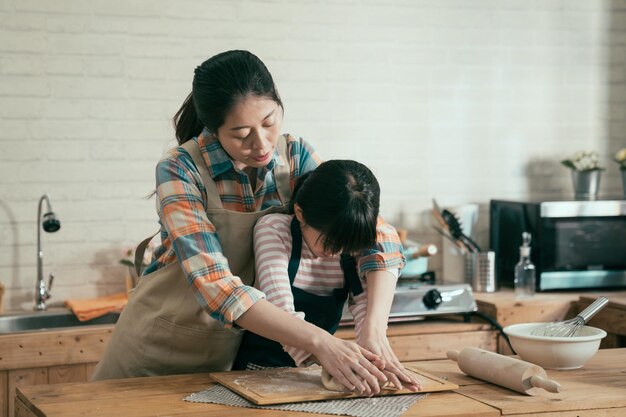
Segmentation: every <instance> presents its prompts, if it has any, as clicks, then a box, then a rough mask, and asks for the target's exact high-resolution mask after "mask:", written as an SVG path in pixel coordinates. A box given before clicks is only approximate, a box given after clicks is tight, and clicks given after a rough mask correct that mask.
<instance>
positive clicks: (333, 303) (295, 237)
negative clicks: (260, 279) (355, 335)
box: [233, 216, 363, 370]
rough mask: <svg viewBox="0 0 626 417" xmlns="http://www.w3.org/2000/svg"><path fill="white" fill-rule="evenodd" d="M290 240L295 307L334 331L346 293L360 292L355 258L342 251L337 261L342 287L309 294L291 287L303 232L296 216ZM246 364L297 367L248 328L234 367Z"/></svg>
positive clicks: (273, 344) (280, 349)
mask: <svg viewBox="0 0 626 417" xmlns="http://www.w3.org/2000/svg"><path fill="white" fill-rule="evenodd" d="M291 239H292V247H291V256H290V258H289V266H288V274H289V284H290V286H291V292H292V294H293V301H294V307H295V310H296V311H302V312H304V319H305V320H306V321H308V322H309V323H311V324H314V325H316V326H317V327H320V328H322V329H324V330H326V331H327V332H328V333H330V334H334V333H335V331H336V330H337V327H338V326H339V320H340V319H341V315H342V313H343V306H344V304H345V302H346V299H347V298H348V292H352V295H353V296H356V295H359V294H361V293H362V292H363V287H362V286H361V281H360V280H359V275H358V273H357V269H356V261H355V259H354V257H352V256H350V255H348V254H341V261H340V263H341V269H342V270H343V276H344V286H343V288H335V289H334V290H333V293H332V294H331V295H327V296H324V295H317V294H312V293H310V292H307V291H304V290H302V289H300V288H297V287H294V286H293V282H294V280H295V278H296V274H297V272H298V268H299V267H300V258H301V256H302V232H301V230H300V222H298V219H296V217H295V216H294V217H293V220H292V221H291ZM248 364H253V365H257V366H262V367H284V366H291V367H294V366H296V364H295V363H294V361H293V359H292V358H291V356H289V354H288V353H287V352H285V351H284V350H283V347H282V345H281V344H280V343H278V342H275V341H273V340H270V339H266V338H264V337H262V336H259V335H257V334H255V333H252V332H250V331H247V332H246V334H245V335H244V337H243V341H242V343H241V346H240V348H239V353H238V354H237V358H236V359H235V364H234V365H233V369H234V370H243V369H246V367H247V366H248Z"/></svg>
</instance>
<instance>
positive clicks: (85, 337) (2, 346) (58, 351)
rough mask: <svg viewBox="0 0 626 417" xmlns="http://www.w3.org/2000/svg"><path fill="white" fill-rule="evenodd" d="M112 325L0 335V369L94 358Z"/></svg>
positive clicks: (96, 356)
mask: <svg viewBox="0 0 626 417" xmlns="http://www.w3.org/2000/svg"><path fill="white" fill-rule="evenodd" d="M113 328H114V326H113V325H110V326H109V325H98V326H89V328H87V327H85V328H75V329H68V330H55V331H42V332H33V333H14V334H5V335H0V370H7V369H21V368H24V364H27V366H28V367H31V368H34V367H44V366H56V365H69V364H77V363H90V362H97V361H99V360H100V358H101V357H102V354H103V353H104V348H105V346H106V343H107V342H108V341H109V339H110V337H111V333H112V332H113Z"/></svg>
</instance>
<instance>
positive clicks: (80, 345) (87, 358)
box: [0, 325, 114, 417]
mask: <svg viewBox="0 0 626 417" xmlns="http://www.w3.org/2000/svg"><path fill="white" fill-rule="evenodd" d="M113 327H114V326H113V325H100V326H90V327H82V328H77V329H70V330H51V331H40V332H33V333H15V334H7V335H0V417H9V416H11V417H12V416H14V413H15V412H14V401H13V399H14V397H15V388H16V387H22V386H27V385H39V384H57V383H61V382H84V381H87V380H88V379H89V377H90V376H91V373H92V372H93V368H94V366H95V364H96V363H97V362H98V360H100V357H101V356H102V353H103V352H104V348H105V346H106V343H107V342H108V341H109V338H110V337H111V332H112V331H113Z"/></svg>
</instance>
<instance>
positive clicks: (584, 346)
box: [504, 323, 606, 370]
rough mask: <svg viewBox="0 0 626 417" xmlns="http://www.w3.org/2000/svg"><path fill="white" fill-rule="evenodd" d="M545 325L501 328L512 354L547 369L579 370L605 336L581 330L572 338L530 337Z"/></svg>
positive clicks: (602, 331)
mask: <svg viewBox="0 0 626 417" xmlns="http://www.w3.org/2000/svg"><path fill="white" fill-rule="evenodd" d="M546 324H548V323H522V324H513V325H510V326H506V327H505V328H504V333H506V335H507V336H508V337H509V340H510V341H511V345H513V349H515V352H516V353H517V354H518V355H519V356H520V358H522V359H523V360H525V361H527V362H531V363H534V364H536V365H539V366H541V367H543V368H547V369H561V370H564V369H578V368H581V367H582V366H583V365H584V364H585V363H586V362H587V361H588V360H589V359H591V358H592V357H593V355H595V354H596V352H597V351H598V348H599V347H600V341H601V340H602V339H603V338H604V337H606V332H605V331H604V330H602V329H597V328H595V327H590V326H583V327H582V328H581V329H580V330H579V332H578V335H577V336H574V337H550V336H534V335H531V334H530V333H531V332H532V331H533V330H534V329H536V328H538V327H542V326H545V325H546Z"/></svg>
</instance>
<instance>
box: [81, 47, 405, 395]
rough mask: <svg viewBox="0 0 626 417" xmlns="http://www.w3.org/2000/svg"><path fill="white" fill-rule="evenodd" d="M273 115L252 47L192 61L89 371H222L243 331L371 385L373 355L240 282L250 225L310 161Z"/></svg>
mask: <svg viewBox="0 0 626 417" xmlns="http://www.w3.org/2000/svg"><path fill="white" fill-rule="evenodd" d="M282 117H283V106H282V102H281V100H280V97H279V95H278V92H277V90H276V87H275V85H274V81H273V79H272V76H271V74H270V73H269V71H268V70H267V68H266V67H265V65H264V64H263V63H262V62H261V61H260V60H259V59H258V58H257V57H256V56H254V55H253V54H251V53H249V52H247V51H228V52H224V53H221V54H218V55H216V56H214V57H212V58H210V59H208V60H207V61H205V62H204V63H202V65H200V66H199V67H198V68H196V70H195V75H194V79H193V86H192V92H191V94H190V95H189V96H188V97H187V99H186V100H185V102H184V103H183V106H182V107H181V109H180V110H179V111H178V113H176V115H175V117H174V124H175V128H176V137H177V139H178V142H179V144H180V147H178V148H177V149H175V150H173V151H172V152H170V153H169V154H168V155H166V156H165V157H164V158H163V159H162V160H161V161H160V162H159V163H158V165H157V168H156V196H157V210H158V214H159V223H160V226H161V230H160V235H161V242H162V244H161V246H160V247H159V248H157V250H156V251H155V255H154V259H153V262H152V263H151V264H150V265H149V266H148V268H146V270H145V271H144V275H143V276H142V277H141V278H140V280H139V284H138V286H137V288H136V289H135V291H134V293H133V295H132V296H131V297H130V300H129V303H128V305H127V306H126V308H125V309H124V312H123V313H122V315H121V316H120V318H119V320H118V323H117V325H116V328H115V331H114V332H113V334H112V336H111V340H110V341H109V343H108V345H107V349H106V351H105V353H104V355H103V358H102V360H101V361H100V363H99V364H98V366H97V368H96V370H95V372H94V376H93V379H107V378H122V377H133V376H150V375H167V374H176V373H191V372H203V371H204V372H206V371H220V370H221V371H224V370H229V369H230V368H231V366H232V363H233V361H234V356H235V355H236V352H237V349H238V347H239V344H240V342H241V337H242V331H241V330H240V329H241V328H243V329H249V330H252V331H254V332H255V333H257V334H260V335H262V336H264V337H267V338H270V339H272V340H276V341H278V342H280V343H286V342H287V341H289V342H290V343H291V344H292V345H294V346H297V347H299V348H301V349H303V350H306V351H308V352H311V353H312V354H314V355H315V357H316V358H317V359H318V360H319V362H320V363H321V364H322V365H323V366H324V367H326V368H327V369H329V370H330V372H331V374H332V376H334V377H335V378H336V379H337V381H338V382H339V383H341V384H342V385H344V386H346V387H347V388H349V389H350V390H354V391H360V392H364V393H367V394H368V395H371V394H376V393H378V392H379V388H378V387H379V382H380V381H384V380H386V377H385V375H384V374H383V373H382V372H381V371H380V370H379V369H378V368H377V366H376V364H378V365H379V366H383V365H384V364H383V363H382V360H381V359H380V358H379V357H378V356H377V355H375V354H373V353H372V352H370V351H369V350H367V349H364V348H362V347H359V346H358V345H357V344H355V343H351V342H348V341H343V340H340V339H338V338H335V337H332V336H331V335H329V334H328V333H327V332H324V331H321V330H320V329H319V328H317V327H316V326H313V325H303V324H302V320H299V319H297V318H296V317H293V316H291V315H290V314H288V313H285V312H284V311H282V310H280V309H279V308H277V307H275V306H273V305H272V304H271V303H269V302H267V301H266V300H265V299H264V294H262V293H261V292H260V291H258V290H256V289H254V288H253V287H251V285H252V283H253V281H254V262H253V254H252V229H253V226H254V224H255V223H256V221H257V220H258V219H259V218H260V217H261V216H263V215H265V214H268V213H272V212H278V211H283V210H284V206H283V203H282V202H287V201H289V197H290V194H291V189H293V186H294V184H295V181H297V179H298V178H299V177H300V176H301V175H302V174H304V173H305V172H308V171H310V170H312V169H314V168H315V167H316V166H317V165H318V163H319V157H318V156H317V154H316V153H315V152H314V151H313V149H312V148H311V147H310V146H309V145H308V144H307V143H306V142H304V141H303V140H302V139H299V138H295V137H293V136H290V135H281V134H280V130H281V123H282ZM146 244H147V243H146V241H144V242H142V245H140V247H139V248H138V250H137V253H136V256H141V255H142V252H143V250H142V247H143V246H144V245H146ZM379 255H380V257H379V258H380V263H381V264H385V265H384V266H383V267H381V269H387V268H388V267H400V266H401V265H402V261H403V258H402V257H401V255H400V254H399V253H396V252H394V253H389V254H387V253H382V254H379ZM387 264H388V265H387Z"/></svg>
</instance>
